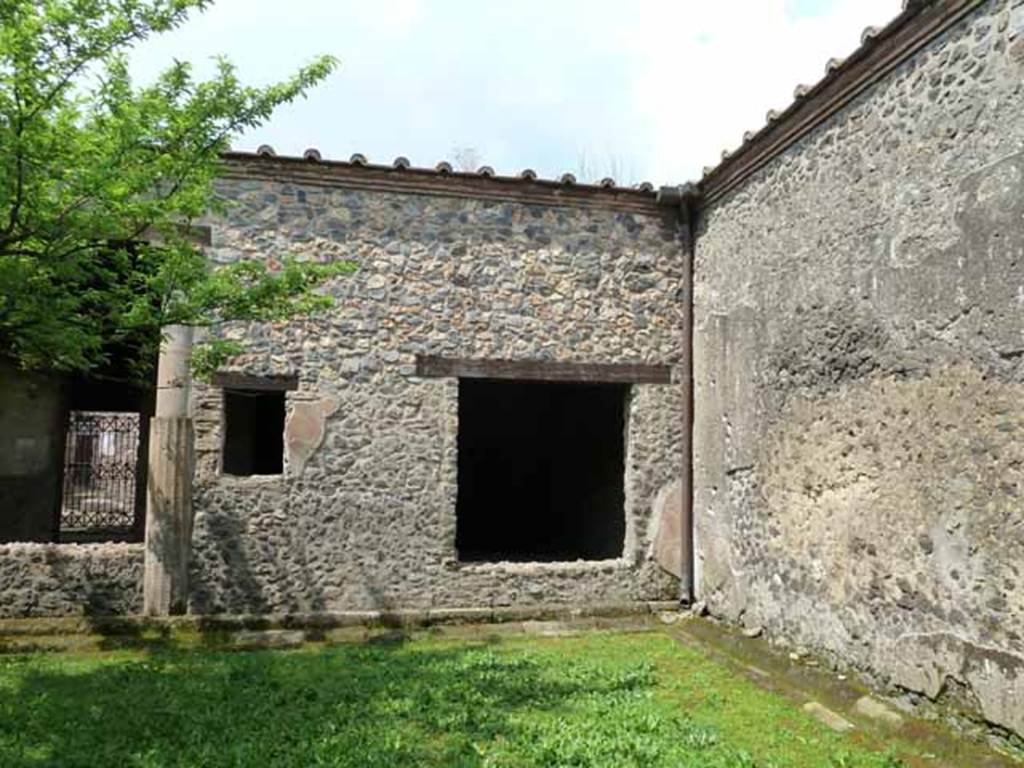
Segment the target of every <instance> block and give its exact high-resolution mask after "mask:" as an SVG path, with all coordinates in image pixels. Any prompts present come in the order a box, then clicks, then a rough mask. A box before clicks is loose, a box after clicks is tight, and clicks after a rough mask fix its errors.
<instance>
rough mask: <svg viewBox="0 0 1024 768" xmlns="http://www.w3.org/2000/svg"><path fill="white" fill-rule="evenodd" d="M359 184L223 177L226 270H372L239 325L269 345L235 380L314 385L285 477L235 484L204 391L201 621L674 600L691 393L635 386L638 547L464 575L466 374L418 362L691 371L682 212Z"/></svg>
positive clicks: (252, 344)
mask: <svg viewBox="0 0 1024 768" xmlns="http://www.w3.org/2000/svg"><path fill="white" fill-rule="evenodd" d="M267 162H268V164H270V163H271V161H267ZM307 166H308V164H307ZM267 167H273V166H272V164H271V165H268V166H267ZM349 173H350V174H352V175H351V176H350V177H348V178H347V181H346V180H344V179H343V180H341V181H338V180H337V179H333V180H332V178H331V177H330V172H329V171H325V178H324V179H323V180H322V182H321V183H318V184H313V183H304V182H301V181H295V180H294V179H292V178H290V177H289V176H288V174H287V173H286V172H282V174H281V176H280V177H279V178H267V179H262V180H260V179H226V180H225V181H224V182H223V183H222V185H221V190H222V192H223V194H224V195H225V196H227V197H229V198H231V199H232V201H233V205H232V207H231V208H230V210H229V212H228V214H227V215H226V216H225V217H224V218H222V219H220V220H217V221H214V222H211V223H212V236H213V246H212V249H211V257H212V258H213V259H214V261H216V262H218V263H229V262H231V261H234V260H237V259H243V258H252V259H262V260H268V261H269V262H271V263H272V262H273V260H279V259H281V258H282V257H283V256H284V255H285V254H288V253H291V254H294V255H295V256H297V257H299V258H309V259H317V260H332V259H349V260H353V261H355V262H356V263H357V264H358V267H359V269H358V272H357V273H356V274H355V275H353V276H350V277H345V278H340V279H337V280H334V281H332V283H331V285H330V286H329V290H330V292H331V293H332V294H333V295H334V296H335V297H336V305H335V307H334V308H333V309H332V310H331V311H330V312H329V313H328V314H327V315H324V316H320V317H315V318H312V319H308V320H305V321H302V322H298V323H293V324H288V325H285V326H265V325H261V326H249V327H244V328H242V327H239V328H234V329H229V331H228V335H238V336H240V337H244V338H245V339H246V340H247V342H248V343H249V352H248V353H247V354H246V355H244V356H242V357H240V358H238V359H237V360H235V361H233V363H232V370H233V371H236V372H239V373H246V374H250V375H270V374H289V375H297V376H298V380H299V384H298V389H297V390H296V391H293V392H288V393H287V424H286V435H285V437H286V453H285V467H284V473H283V474H282V475H279V476H269V477H231V476H227V475H225V474H223V473H222V472H221V450H222V440H223V429H222V427H223V397H222V390H220V389H219V388H217V387H203V386H198V387H197V388H196V389H195V394H194V403H193V405H194V423H195V429H196V461H197V473H196V496H195V509H196V523H195V533H194V537H193V545H194V555H193V568H192V574H191V579H192V599H191V603H190V610H192V611H194V612H199V613H214V612H224V611H227V612H258V613H265V612H287V611H325V610H326V611H338V610H352V609H395V608H429V607H434V606H492V605H522V604H540V603H577V604H590V603H595V602H604V603H608V602H628V601H641V600H655V599H671V598H672V597H674V596H675V595H676V594H677V593H678V586H677V584H678V582H677V579H676V578H675V577H673V576H671V575H670V574H668V573H666V572H664V571H662V570H661V569H660V568H659V567H658V566H657V565H656V564H655V563H654V561H653V559H652V556H651V551H652V542H653V539H654V536H655V530H654V529H655V524H654V522H653V513H652V507H653V504H654V501H655V498H656V497H657V496H658V493H659V491H661V490H662V489H663V488H665V487H666V486H668V485H670V484H671V483H672V482H673V481H675V480H677V478H678V477H679V475H680V471H681V466H682V456H681V452H680V437H681V416H680V413H681V404H682V402H681V401H682V398H681V389H680V387H679V385H678V384H668V385H646V384H645V385H638V386H634V387H633V390H632V393H631V397H630V401H629V407H628V427H627V435H624V437H623V439H624V440H626V441H627V455H626V468H625V494H626V502H625V509H624V510H623V514H624V516H625V520H626V537H625V539H626V540H625V546H624V549H623V552H622V555H621V557H618V558H614V559H609V560H602V561H594V562H582V561H576V562H571V563H463V562H459V561H458V558H457V552H456V549H455V534H456V518H455V504H456V493H457V482H458V481H457V477H456V475H457V451H456V448H457V433H458V424H457V421H458V384H457V380H455V379H451V378H444V379H438V378H420V377H417V376H416V368H415V361H416V355H417V354H423V355H439V356H446V357H453V358H471V359H507V360H521V361H550V362H555V361H557V362H585V363H643V364H657V365H669V366H674V365H677V364H678V362H679V348H680V344H679V334H680V322H681V303H680V299H679V295H680V289H681V287H682V281H683V274H682V270H683V262H682V258H681V250H680V243H679V236H678V231H677V221H676V218H675V217H674V215H673V213H672V212H671V211H660V210H659V209H658V208H657V207H656V206H655V204H654V200H653V195H648V198H647V199H648V200H649V202H648V203H645V205H647V210H645V211H640V212H637V211H635V210H625V211H623V210H616V209H615V207H614V205H611V206H608V207H575V206H573V205H569V204H566V205H562V204H557V203H555V204H542V203H538V202H531V201H517V200H487V199H472V198H468V197H459V196H455V195H453V196H446V195H445V194H443V192H438V193H437V194H423V193H419V194H406V193H399V192H391V191H381V190H367V189H361V188H359V187H358V184H357V185H355V186H349V184H351V182H352V181H353V178H354V179H355V181H356V182H358V181H359V178H360V177H359V176H358V171H349ZM453 183H454V182H453ZM601 194H604V193H601V192H597V193H595V195H597V196H600V195H601ZM610 194H611V193H608V196H609V197H610ZM677 378H678V377H677Z"/></svg>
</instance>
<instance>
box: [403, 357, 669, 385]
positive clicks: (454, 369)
mask: <svg viewBox="0 0 1024 768" xmlns="http://www.w3.org/2000/svg"><path fill="white" fill-rule="evenodd" d="M416 375H417V376H422V377H424V378H459V379H514V380H517V381H575V382H586V383H594V384H671V383H672V367H671V366H669V365H634V364H632V363H624V364H623V363H618V364H615V363H613V364H606V363H558V362H549V361H540V360H467V359H460V358H451V357H434V356H431V355H417V356H416Z"/></svg>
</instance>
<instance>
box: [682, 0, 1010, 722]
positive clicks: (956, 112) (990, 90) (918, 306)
mask: <svg viewBox="0 0 1024 768" xmlns="http://www.w3.org/2000/svg"><path fill="white" fill-rule="evenodd" d="M1022 115H1024V8H1022V7H1021V4H1020V2H1019V1H1018V0H1012V1H1011V0H993V1H992V2H987V3H983V4H981V5H980V6H979V8H978V9H977V10H976V11H975V12H974V13H972V14H971V15H970V16H969V17H968V18H967V19H966V20H965V21H962V22H961V23H959V24H958V25H957V26H956V27H955V28H953V29H952V30H951V31H950V32H947V33H946V34H944V35H943V36H942V37H941V38H939V39H938V40H937V41H935V42H933V43H932V44H930V45H929V46H928V47H927V48H926V49H925V50H922V51H921V52H919V53H918V54H916V55H914V56H913V57H912V58H911V59H909V60H908V61H906V62H905V63H904V64H903V65H902V66H901V67H900V68H899V69H898V70H897V71H895V73H893V74H891V75H890V76H888V77H887V78H886V79H884V80H883V81H882V82H880V83H878V84H876V85H875V86H873V87H872V88H871V89H870V90H869V91H867V92H866V93H864V94H862V95H861V96H859V97H858V98H857V99H856V101H854V102H853V103H852V104H851V105H849V106H848V107H847V108H845V109H844V110H843V111H841V112H840V113H839V114H837V115H835V116H833V117H832V118H830V119H829V120H828V122H826V123H825V124H823V125H822V126H819V127H818V128H817V129H815V131H813V132H812V133H811V134H810V135H808V136H807V137H805V138H803V139H801V140H800V141H799V142H798V143H797V144H796V145H794V146H793V147H791V148H790V149H789V150H787V151H786V152H785V153H784V154H782V155H781V156H779V157H777V158H776V159H774V160H773V161H772V162H771V163H770V164H769V165H767V166H766V167H764V168H762V169H760V170H759V171H758V172H757V173H756V174H755V175H754V176H753V177H751V178H750V179H749V180H748V181H747V182H746V183H745V184H744V185H743V186H742V187H741V188H739V189H737V190H735V191H734V192H732V193H730V194H729V195H728V196H726V197H725V198H723V199H722V200H721V201H719V202H717V203H716V204H715V205H714V206H713V207H712V208H711V209H710V210H707V211H706V212H705V214H704V216H703V219H702V221H701V224H700V227H699V233H698V238H699V239H698V243H697V255H696V284H695V294H696V336H695V366H696V427H695V475H696V479H695V483H696V490H695V492H696V503H695V514H696V527H697V540H698V549H699V563H698V568H699V596H700V597H701V598H702V599H704V600H706V601H707V602H708V604H709V606H710V609H711V611H712V612H713V613H715V614H718V615H720V616H724V617H727V618H729V619H732V620H738V621H741V622H743V623H745V624H747V625H762V626H764V627H765V628H766V630H767V631H768V633H769V634H770V635H774V636H776V637H779V638H783V639H786V640H788V641H789V642H792V643H796V644H800V645H803V646H806V647H808V648H811V649H815V650H817V651H824V652H826V653H830V654H833V655H834V656H835V657H836V658H837V659H842V660H844V661H845V662H848V663H852V664H854V665H855V666H858V667H860V668H862V669H865V670H869V671H871V672H872V673H873V674H874V675H875V676H876V677H878V678H881V679H882V680H884V681H885V682H887V683H889V684H890V685H892V686H894V687H898V688H902V689H905V690H909V691H913V692H919V693H921V694H925V695H926V696H928V697H932V698H942V697H947V698H949V700H951V701H957V702H959V703H961V704H963V705H965V706H966V707H967V708H969V709H973V710H974V711H977V712H980V713H982V714H983V716H984V717H985V718H986V719H987V720H988V721H989V722H991V723H994V724H996V725H998V726H1002V727H1004V728H1007V729H1010V730H1014V731H1016V732H1017V733H1018V734H1024V704H1022V702H1024V120H1022Z"/></svg>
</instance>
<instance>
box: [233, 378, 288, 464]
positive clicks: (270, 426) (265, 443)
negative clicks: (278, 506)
mask: <svg viewBox="0 0 1024 768" xmlns="http://www.w3.org/2000/svg"><path fill="white" fill-rule="evenodd" d="M284 411H285V404H284V392H262V391H252V390H244V389H225V390H224V454H223V470H224V474H226V475H239V476H243V477H245V476H249V475H280V474H281V473H282V472H283V471H284Z"/></svg>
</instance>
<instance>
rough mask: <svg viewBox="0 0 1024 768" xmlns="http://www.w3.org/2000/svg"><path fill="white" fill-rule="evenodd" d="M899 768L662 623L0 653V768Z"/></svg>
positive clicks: (888, 757)
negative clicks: (360, 640) (284, 644)
mask: <svg viewBox="0 0 1024 768" xmlns="http://www.w3.org/2000/svg"><path fill="white" fill-rule="evenodd" d="M44 765H45V766H90V767H92V766H103V767H106V766H111V767H112V768H113V767H115V766H116V767H120V766H204V767H207V766H303V767H305V766H353V767H358V768H371V767H372V766H608V767H609V768H623V767H625V766H645V767H646V766H672V767H673V768H680V767H686V766H693V767H695V768H696V767H697V766H700V767H701V768H752V767H753V766H758V767H759V768H769V766H777V767H778V768H782V766H793V767H796V766H801V767H802V766H806V767H807V768H850V767H852V766H863V767H865V768H867V767H875V768H881V767H884V766H897V765H901V763H899V762H898V761H897V760H896V759H894V758H892V757H891V756H887V755H886V754H880V753H878V752H874V751H872V750H871V749H869V748H866V747H864V746H862V745H860V744H858V743H857V742H855V741H852V740H851V739H850V738H849V737H844V736H840V735H838V734H836V733H833V732H832V731H829V730H828V729H826V728H825V727H824V726H822V725H820V724H819V723H818V722H817V721H815V720H813V719H811V718H810V717H809V716H807V715H805V714H803V713H802V712H801V711H800V709H799V708H798V707H797V706H796V705H795V704H793V703H792V702H790V701H788V700H786V699H783V698H781V697H777V696H775V695H773V694H770V693H767V692H765V691H762V690H761V689H759V688H757V687H756V686H754V685H753V684H752V683H750V682H749V681H748V680H746V679H745V678H743V677H741V676H739V675H737V674H735V673H733V672H731V671H729V670H728V669H726V668H725V667H722V666H720V665H718V664H716V663H714V662H712V661H710V660H709V659H708V658H707V657H705V656H704V655H703V654H701V653H700V652H699V651H698V650H696V649H693V648H690V647H687V646H683V645H681V644H680V643H678V642H676V641H675V640H673V639H672V638H670V637H668V636H667V635H664V634H661V633H644V634H632V635H613V634H598V633H594V634H588V635H583V636H579V637H568V638H557V639H541V638H521V639H503V640H501V641H494V642H472V641H452V640H417V641H413V642H406V643H397V644H393V645H379V644H378V645H373V644H370V645H335V646H330V647H310V648H307V649H303V650H299V651H290V652H283V651H266V652H246V653H243V652H212V651H179V652H167V651H160V652H148V653H142V652H139V653H135V652H131V653H129V652H115V653H107V654H98V655H92V656H81V655H36V656H21V657H0V766H3V767H4V768H19V767H22V766H44Z"/></svg>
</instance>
